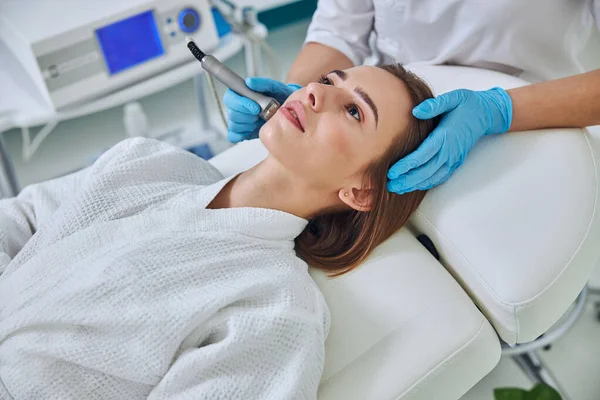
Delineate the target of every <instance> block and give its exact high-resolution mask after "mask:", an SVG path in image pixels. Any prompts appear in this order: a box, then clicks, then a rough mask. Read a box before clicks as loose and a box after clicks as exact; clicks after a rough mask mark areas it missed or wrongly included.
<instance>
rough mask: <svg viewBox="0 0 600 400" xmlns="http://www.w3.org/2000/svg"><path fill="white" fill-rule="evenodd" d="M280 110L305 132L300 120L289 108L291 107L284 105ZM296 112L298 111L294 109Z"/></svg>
mask: <svg viewBox="0 0 600 400" xmlns="http://www.w3.org/2000/svg"><path fill="white" fill-rule="evenodd" d="M279 111H280V112H281V114H282V115H283V116H284V117H285V118H286V119H287V120H288V121H290V122H291V123H292V125H294V126H295V127H296V128H298V129H299V130H301V131H302V132H304V129H303V128H302V125H300V122H298V120H297V119H296V118H294V116H293V115H292V113H291V111H290V110H289V108H288V107H287V106H282V107H281V108H280V109H279ZM294 112H296V111H294Z"/></svg>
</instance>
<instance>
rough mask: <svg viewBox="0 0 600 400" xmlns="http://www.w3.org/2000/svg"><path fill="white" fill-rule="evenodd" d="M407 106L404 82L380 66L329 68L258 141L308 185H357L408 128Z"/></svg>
mask: <svg viewBox="0 0 600 400" xmlns="http://www.w3.org/2000/svg"><path fill="white" fill-rule="evenodd" d="M411 109H412V104H411V99H410V96H409V94H408V90H407V88H406V86H405V85H404V83H403V82H402V81H401V80H400V79H398V78H397V77H395V76H394V75H392V74H391V73H389V72H387V71H385V70H383V69H381V68H377V67H369V66H361V67H355V68H351V69H348V70H345V71H333V72H331V73H329V74H328V75H326V76H325V77H324V78H322V80H321V82H320V83H316V82H314V83H310V84H309V85H308V86H306V87H304V88H302V89H300V90H298V91H296V92H294V93H293V94H292V95H291V96H290V97H289V98H288V99H287V101H286V102H285V103H284V104H283V105H282V107H281V108H280V109H279V111H278V112H277V113H276V114H275V115H274V116H273V117H272V118H271V119H270V120H269V121H268V122H267V123H266V124H265V125H264V126H263V128H262V129H261V131H260V140H261V141H262V142H263V144H264V145H265V147H266V148H267V150H268V151H269V154H270V157H274V158H275V159H276V160H277V161H278V162H279V163H280V164H281V165H282V166H283V167H284V168H285V169H287V170H288V171H289V172H291V173H292V175H293V176H294V179H301V180H302V181H303V183H304V184H305V185H308V187H311V188H314V189H316V190H326V191H332V192H333V191H339V190H341V189H343V188H351V187H358V188H360V187H361V185H362V178H363V170H364V168H365V167H366V166H367V165H368V164H370V163H371V162H372V161H374V160H375V159H376V158H377V157H380V156H382V155H383V153H384V152H385V151H386V149H387V148H388V147H389V146H390V145H391V143H392V140H397V139H398V135H399V133H400V132H404V131H406V129H407V128H408V124H409V118H411Z"/></svg>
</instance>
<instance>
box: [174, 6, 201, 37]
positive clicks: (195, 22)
mask: <svg viewBox="0 0 600 400" xmlns="http://www.w3.org/2000/svg"><path fill="white" fill-rule="evenodd" d="M199 26H200V14H198V11H196V10H195V9H193V8H185V9H183V10H181V12H180V13H179V29H181V30H182V31H183V32H185V33H192V32H195V31H196V30H197V29H198V27H199Z"/></svg>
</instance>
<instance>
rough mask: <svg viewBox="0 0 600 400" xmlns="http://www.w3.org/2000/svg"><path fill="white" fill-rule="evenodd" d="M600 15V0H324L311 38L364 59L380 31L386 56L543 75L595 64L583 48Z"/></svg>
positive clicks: (533, 76)
mask: <svg viewBox="0 0 600 400" xmlns="http://www.w3.org/2000/svg"><path fill="white" fill-rule="evenodd" d="M599 19H600V0H345V1H339V0H320V1H319V4H318V8H317V11H316V12H315V15H314V17H313V20H312V23H311V25H310V27H309V31H308V34H307V37H306V42H319V43H322V44H325V45H328V46H330V47H333V48H335V49H337V50H339V51H340V52H342V53H343V54H345V55H346V56H347V57H348V58H350V59H351V60H352V61H353V62H354V63H355V64H357V65H358V64H361V63H362V62H363V61H364V59H365V57H367V56H368V55H369V53H370V49H369V39H370V35H371V33H374V37H375V38H376V39H375V47H376V50H377V51H379V52H380V53H381V55H382V59H381V62H385V63H389V62H400V63H402V64H413V63H415V64H418V63H424V64H436V65H439V64H452V65H466V66H475V67H482V68H487V69H493V70H497V71H500V72H504V73H508V74H511V75H517V76H519V75H520V76H521V77H522V78H524V79H527V80H530V81H537V80H547V79H555V78H559V77H564V76H570V75H574V74H577V73H581V72H585V69H589V68H590V67H589V66H587V65H582V58H585V55H583V54H582V53H583V52H584V49H585V47H586V45H587V44H588V40H590V39H594V38H597V37H598V36H599V35H598V29H597V28H598V24H597V22H598V20H599ZM591 35H594V37H592V36H591ZM584 64H585V62H584ZM595 66H596V65H594V67H595Z"/></svg>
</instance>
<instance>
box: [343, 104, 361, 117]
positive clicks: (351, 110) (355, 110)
mask: <svg viewBox="0 0 600 400" xmlns="http://www.w3.org/2000/svg"><path fill="white" fill-rule="evenodd" d="M346 110H348V114H350V115H351V116H352V117H353V118H354V119H356V120H357V121H360V111H358V107H357V106H355V105H354V104H352V105H349V106H346Z"/></svg>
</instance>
